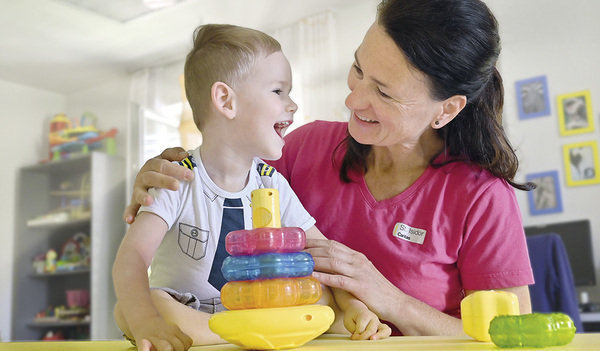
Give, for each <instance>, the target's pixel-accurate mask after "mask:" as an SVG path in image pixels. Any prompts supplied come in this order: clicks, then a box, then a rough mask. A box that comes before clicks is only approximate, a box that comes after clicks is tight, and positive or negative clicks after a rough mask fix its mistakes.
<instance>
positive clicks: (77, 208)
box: [27, 173, 92, 227]
mask: <svg viewBox="0 0 600 351" xmlns="http://www.w3.org/2000/svg"><path fill="white" fill-rule="evenodd" d="M90 193H91V184H90V174H89V173H85V174H83V175H82V176H81V181H80V185H79V188H76V187H75V185H73V184H72V183H71V182H70V181H65V182H62V183H61V184H60V187H59V190H55V191H50V193H49V195H50V196H58V197H60V206H59V207H58V208H55V209H53V210H51V211H49V212H48V213H44V214H42V215H39V216H37V217H35V218H33V219H30V220H28V221H27V225H28V226H29V227H36V226H46V225H52V224H60V223H65V222H68V221H75V220H84V219H88V218H90V217H91V214H92V212H91V208H90Z"/></svg>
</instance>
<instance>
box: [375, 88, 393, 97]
mask: <svg viewBox="0 0 600 351" xmlns="http://www.w3.org/2000/svg"><path fill="white" fill-rule="evenodd" d="M377 93H379V95H381V96H382V97H384V98H389V97H390V96H389V95H388V94H386V93H384V92H383V91H381V89H379V88H377Z"/></svg>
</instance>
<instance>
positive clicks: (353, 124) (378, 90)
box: [346, 22, 443, 147]
mask: <svg viewBox="0 0 600 351" xmlns="http://www.w3.org/2000/svg"><path fill="white" fill-rule="evenodd" d="M348 87H349V88H350V90H351V93H350V94H349V95H348V97H347V98H346V106H347V107H348V108H349V109H350V110H351V112H352V113H351V116H350V120H349V123H348V130H349V132H350V135H352V137H353V138H354V139H355V140H356V141H358V142H359V143H361V144H368V145H375V146H391V145H403V146H405V147H411V146H413V147H414V146H415V145H417V144H418V142H419V140H420V139H421V137H422V136H423V135H424V133H426V132H428V133H431V134H432V135H433V133H432V132H433V129H432V128H431V126H430V125H431V124H432V123H433V122H434V121H435V119H436V116H439V114H440V113H441V111H442V110H443V107H442V102H440V101H435V100H433V99H432V98H431V97H430V95H429V89H428V86H427V80H426V76H425V75H424V74H423V73H421V72H420V71H418V70H417V69H415V68H412V67H411V66H410V65H409V63H408V60H407V58H406V56H405V55H404V53H403V52H402V51H401V50H400V49H399V48H398V47H397V45H396V44H395V43H394V41H393V40H392V39H391V38H390V37H389V36H388V35H387V34H386V33H385V32H384V31H383V29H381V28H380V27H379V26H378V25H377V22H375V23H374V24H373V25H372V26H371V28H370V29H369V30H368V32H367V34H366V35H365V38H364V40H363V42H362V44H361V45H360V46H359V48H358V50H356V53H355V62H354V65H353V66H352V69H351V70H350V74H349V75H348Z"/></svg>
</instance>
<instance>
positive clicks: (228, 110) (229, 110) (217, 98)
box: [210, 82, 236, 119]
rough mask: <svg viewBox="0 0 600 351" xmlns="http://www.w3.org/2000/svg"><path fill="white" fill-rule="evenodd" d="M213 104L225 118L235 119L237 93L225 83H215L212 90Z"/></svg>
mask: <svg viewBox="0 0 600 351" xmlns="http://www.w3.org/2000/svg"><path fill="white" fill-rule="evenodd" d="M210 96H211V100H212V104H213V106H214V107H215V109H216V110H217V111H218V112H219V113H220V114H222V115H223V116H225V117H227V118H229V119H233V118H234V117H235V115H236V101H235V92H234V91H233V89H231V87H230V86H229V85H227V84H225V83H223V82H215V83H214V84H213V85H212V87H211V89H210Z"/></svg>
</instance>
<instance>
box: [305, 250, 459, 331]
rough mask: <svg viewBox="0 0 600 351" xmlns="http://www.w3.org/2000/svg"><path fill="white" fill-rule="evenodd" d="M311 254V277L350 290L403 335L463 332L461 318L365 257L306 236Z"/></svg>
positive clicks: (334, 286)
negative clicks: (390, 276)
mask: <svg viewBox="0 0 600 351" xmlns="http://www.w3.org/2000/svg"><path fill="white" fill-rule="evenodd" d="M305 251H307V252H308V253H310V254H311V255H312V256H313V259H314V261H315V272H313V276H314V277H315V278H316V279H317V280H319V281H320V282H321V283H323V284H325V285H327V286H330V287H332V288H338V289H342V290H346V291H348V292H350V293H352V294H353V295H354V296H355V297H356V298H357V299H359V300H360V301H362V302H363V303H364V304H365V305H367V307H368V308H369V309H370V310H371V311H373V312H374V313H375V314H376V315H377V316H378V317H379V319H382V320H385V321H387V322H389V323H391V324H393V325H395V326H396V327H397V328H398V329H399V330H400V332H402V334H404V335H462V334H463V333H464V332H463V330H462V322H461V320H460V319H458V318H456V317H453V316H450V315H447V314H445V313H443V312H441V311H438V310H437V309H435V308H433V307H431V306H429V305H427V304H426V303H424V302H422V301H420V300H418V299H415V298H414V297H411V296H409V295H407V294H405V293H404V292H402V291H401V290H400V289H398V288H397V287H396V286H395V285H394V284H392V283H391V282H390V281H389V280H388V279H386V278H385V277H384V276H383V274H381V272H379V270H377V268H375V266H374V265H373V263H371V261H369V259H367V257H366V256H365V255H364V254H362V253H360V252H358V251H355V250H352V249H350V248H349V247H347V246H345V245H343V244H341V243H339V242H337V241H334V240H323V239H307V240H306V250H305Z"/></svg>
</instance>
